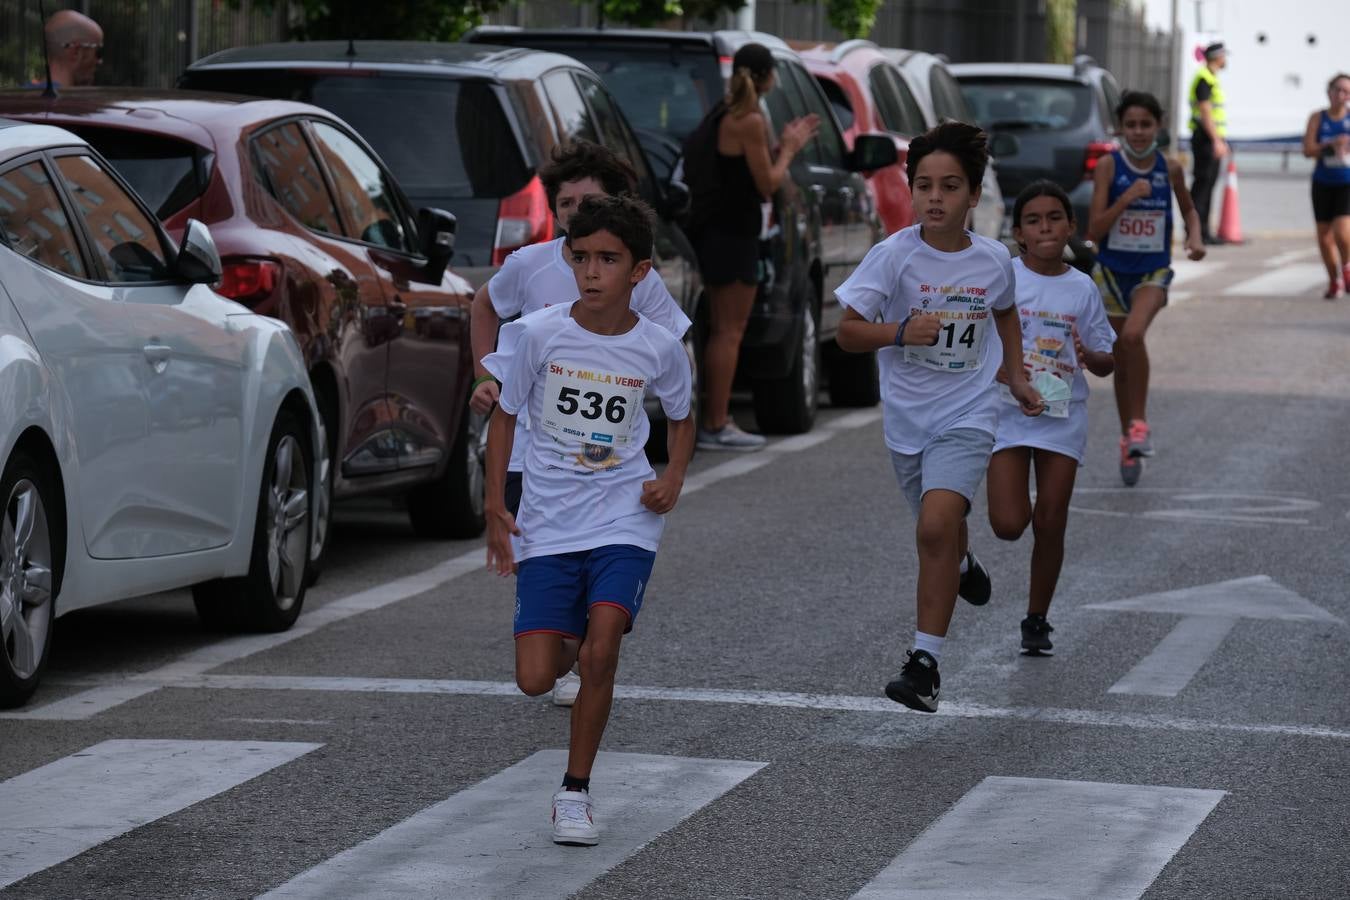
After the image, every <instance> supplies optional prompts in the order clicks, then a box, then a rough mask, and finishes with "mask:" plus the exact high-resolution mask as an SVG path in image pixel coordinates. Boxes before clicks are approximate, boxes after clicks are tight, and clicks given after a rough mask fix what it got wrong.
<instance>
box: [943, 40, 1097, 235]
mask: <svg viewBox="0 0 1350 900" xmlns="http://www.w3.org/2000/svg"><path fill="white" fill-rule="evenodd" d="M951 70H952V74H953V75H955V76H956V77H957V79H958V80H959V81H960V82H961V93H962V94H963V95H964V96H965V98H966V102H967V104H969V106H970V108H971V111H972V112H973V113H974V115H975V119H976V121H978V122H979V123H980V127H982V128H984V129H985V130H986V131H988V132H990V133H991V134H1012V135H1016V137H1017V149H1016V151H1015V152H1013V153H1006V154H1003V155H1000V156H999V158H998V181H999V187H1001V188H1002V189H1003V196H1004V197H1006V198H1008V203H1009V206H1010V207H1011V203H1012V201H1013V200H1014V199H1016V197H1017V195H1018V194H1019V193H1020V192H1021V191H1022V189H1023V188H1025V187H1026V186H1027V185H1028V184H1030V183H1031V182H1033V181H1035V180H1037V179H1039V178H1049V179H1051V180H1052V181H1054V182H1055V183H1056V184H1058V185H1059V186H1060V187H1062V188H1064V190H1065V191H1067V192H1068V194H1069V199H1070V200H1071V201H1072V203H1073V210H1074V218H1075V219H1077V220H1078V234H1079V241H1077V242H1075V246H1074V251H1075V255H1077V256H1079V257H1080V259H1081V258H1082V256H1083V254H1082V252H1081V250H1080V248H1081V247H1082V246H1083V244H1082V242H1081V238H1082V235H1083V234H1084V233H1085V232H1086V231H1087V222H1088V206H1089V205H1090V204H1091V202H1092V170H1093V169H1094V168H1096V166H1097V160H1098V159H1100V158H1101V157H1102V156H1103V155H1105V154H1107V153H1110V152H1111V151H1112V150H1114V149H1115V148H1116V146H1117V142H1116V140H1115V136H1114V135H1115V130H1116V129H1115V108H1116V104H1117V103H1119V102H1120V89H1119V88H1118V87H1117V86H1116V80H1115V79H1114V78H1112V77H1111V73H1110V72H1108V71H1106V70H1105V69H1103V68H1102V67H1101V66H1099V65H1097V64H1096V63H1095V62H1093V61H1092V58H1091V57H1087V56H1080V57H1079V58H1078V59H1077V60H1076V61H1075V62H1074V64H1073V65H1071V66H1066V65H1050V64H1032V63H970V64H966V65H957V66H952V67H951Z"/></svg>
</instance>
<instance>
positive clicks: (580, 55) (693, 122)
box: [512, 36, 723, 140]
mask: <svg viewBox="0 0 1350 900" xmlns="http://www.w3.org/2000/svg"><path fill="white" fill-rule="evenodd" d="M514 38H515V36H513V40H512V43H517V41H516V40H515V39H514ZM519 43H520V44H521V45H522V46H525V45H527V44H528V45H529V46H537V47H542V48H544V49H547V50H553V51H556V52H558V53H565V54H567V55H568V56H571V57H573V58H574V59H578V60H580V61H581V62H583V63H585V64H586V65H588V66H590V67H591V69H593V70H594V71H595V72H596V73H597V74H599V76H600V79H601V80H602V81H604V83H605V87H607V88H609V92H610V93H611V94H613V95H614V99H615V100H617V101H618V102H619V106H620V108H622V109H623V113H624V116H625V117H627V119H628V123H629V124H630V125H632V126H633V128H635V129H650V130H655V131H661V132H664V133H666V134H669V135H671V136H672V137H675V138H676V139H678V140H684V138H685V137H687V136H688V134H689V132H691V131H693V130H694V128H695V126H697V125H698V123H699V121H700V120H701V119H702V118H703V116H704V114H705V113H706V112H707V111H708V110H709V109H711V108H712V106H713V104H714V103H716V102H717V101H718V100H720V99H721V98H722V94H723V87H722V72H721V70H720V69H719V68H718V66H717V55H716V54H715V53H714V52H713V50H712V48H711V47H706V46H694V47H690V46H685V47H681V46H678V45H675V46H672V45H669V44H659V43H655V42H643V43H638V44H619V43H599V44H579V43H577V44H574V43H568V42H559V41H549V42H547V43H544V42H540V43H537V44H535V43H530V42H527V41H524V40H521V41H519Z"/></svg>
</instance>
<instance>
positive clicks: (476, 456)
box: [408, 411, 487, 538]
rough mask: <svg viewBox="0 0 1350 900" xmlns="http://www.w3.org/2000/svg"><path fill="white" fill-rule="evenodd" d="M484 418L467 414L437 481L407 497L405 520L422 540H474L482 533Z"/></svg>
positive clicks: (485, 436) (485, 437) (485, 429)
mask: <svg viewBox="0 0 1350 900" xmlns="http://www.w3.org/2000/svg"><path fill="white" fill-rule="evenodd" d="M486 457H487V417H486V416H482V415H479V414H478V413H475V412H472V411H466V412H465V413H464V415H463V416H462V417H461V419H460V423H459V434H458V435H457V436H456V437H455V444H454V446H453V447H451V448H450V462H449V464H448V465H446V467H445V474H443V475H442V476H441V477H440V478H439V479H438V480H437V481H435V482H434V483H432V484H429V485H423V486H422V487H419V488H418V489H417V490H415V491H412V492H410V493H409V494H408V518H409V520H410V521H411V522H412V527H413V531H415V532H417V536H418V537H424V538H473V537H478V535H480V534H482V533H483V528H484V527H485V526H486V524H487V519H486V518H485V516H484V513H483V499H484V486H485V482H486V477H485V470H484V460H485V459H486Z"/></svg>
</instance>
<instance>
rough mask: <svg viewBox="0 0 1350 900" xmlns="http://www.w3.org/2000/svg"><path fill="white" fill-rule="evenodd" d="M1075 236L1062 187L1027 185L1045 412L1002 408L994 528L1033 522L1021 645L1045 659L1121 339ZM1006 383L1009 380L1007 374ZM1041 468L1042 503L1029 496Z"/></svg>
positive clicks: (1022, 284) (1033, 316)
mask: <svg viewBox="0 0 1350 900" xmlns="http://www.w3.org/2000/svg"><path fill="white" fill-rule="evenodd" d="M1073 233H1074V221H1073V207H1072V206H1071V205H1070V203H1069V195H1068V194H1066V193H1064V190H1063V189H1062V188H1061V187H1060V186H1059V185H1057V184H1055V183H1054V182H1050V181H1037V182H1034V183H1032V184H1030V185H1028V186H1027V188H1026V189H1025V190H1024V191H1022V193H1021V194H1019V195H1018V197H1017V202H1016V203H1015V204H1014V205H1013V237H1014V238H1015V239H1016V240H1017V243H1018V244H1019V245H1020V246H1021V248H1022V255H1021V256H1020V257H1018V258H1017V259H1015V260H1013V274H1014V276H1015V277H1016V279H1017V311H1018V313H1020V315H1021V319H1022V360H1023V364H1024V365H1025V368H1026V371H1027V377H1028V378H1030V379H1031V385H1032V387H1034V388H1036V390H1037V392H1038V393H1040V395H1041V399H1042V400H1044V401H1045V406H1046V408H1045V412H1044V413H1042V414H1041V415H1039V416H1037V417H1036V418H1034V419H1028V418H1027V417H1026V416H1024V415H1022V413H1021V412H1020V411H1019V410H1018V409H1016V407H1015V405H1014V403H1013V402H1012V401H1011V398H1009V402H1007V403H1004V404H1003V405H1001V406H1000V407H999V410H998V432H997V434H996V436H995V438H994V456H993V458H992V459H990V461H989V477H988V490H989V525H990V526H991V527H992V528H993V529H994V534H996V535H998V536H999V537H1000V538H1002V539H1003V540H1005V541H1015V540H1017V539H1018V538H1020V537H1021V536H1022V533H1023V532H1024V531H1026V528H1027V526H1028V525H1030V526H1031V527H1032V533H1033V534H1034V535H1035V538H1036V540H1035V544H1034V545H1033V546H1032V549H1031V588H1030V591H1029V593H1028V595H1027V617H1026V618H1025V619H1023V620H1022V649H1023V650H1025V651H1027V652H1028V653H1030V654H1036V655H1039V654H1040V653H1043V652H1045V651H1047V650H1049V649H1051V647H1052V644H1051V642H1050V632H1052V631H1054V629H1053V628H1051V627H1050V623H1049V622H1047V621H1046V613H1047V612H1049V610H1050V601H1051V600H1052V599H1053V598H1054V596H1055V585H1056V583H1057V582H1058V581H1059V571H1060V568H1061V567H1062V566H1063V564H1064V530H1065V529H1066V528H1067V527H1068V524H1069V499H1070V498H1071V497H1072V496H1073V482H1074V479H1075V477H1077V475H1078V467H1079V466H1080V465H1082V462H1083V451H1084V450H1085V449H1086V448H1087V425H1088V419H1087V397H1088V384H1087V379H1086V378H1084V377H1083V373H1082V371H1081V370H1082V369H1087V370H1088V371H1089V372H1091V373H1092V374H1093V375H1099V376H1103V375H1110V374H1111V370H1112V368H1114V365H1115V363H1114V360H1113V359H1112V357H1111V346H1112V345H1113V344H1114V343H1115V340H1116V333H1115V332H1114V331H1113V330H1112V329H1111V326H1110V325H1109V324H1108V323H1107V321H1106V310H1105V309H1104V308H1103V307H1102V301H1101V296H1100V295H1099V294H1098V293H1097V286H1096V285H1095V284H1094V283H1093V281H1092V279H1091V278H1089V277H1088V276H1087V275H1084V274H1083V273H1082V272H1079V271H1078V270H1077V269H1075V268H1073V267H1072V266H1070V265H1068V264H1066V263H1065V262H1064V246H1065V245H1066V244H1067V243H1068V242H1069V238H1070V237H1072V236H1073ZM999 380H1000V381H1006V377H1005V376H1004V374H1003V373H1002V372H1001V371H1000V373H999ZM1033 463H1034V464H1035V467H1036V504H1035V507H1034V508H1033V506H1032V502H1031V494H1030V476H1031V467H1032V465H1033Z"/></svg>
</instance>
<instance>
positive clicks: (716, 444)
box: [697, 419, 769, 453]
mask: <svg viewBox="0 0 1350 900" xmlns="http://www.w3.org/2000/svg"><path fill="white" fill-rule="evenodd" d="M768 442H769V441H768V438H766V437H764V435H762V434H751V433H750V432H748V431H742V430H741V429H740V428H738V427H737V426H736V423H735V422H732V421H731V420H730V419H728V420H727V424H725V425H723V426H722V430H721V431H708V430H707V429H705V428H700V429H699V430H698V440H697V445H698V448H699V449H700V450H736V451H739V452H741V453H747V452H751V451H754V450H762V449H764V445H765V444H767V443H768Z"/></svg>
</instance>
